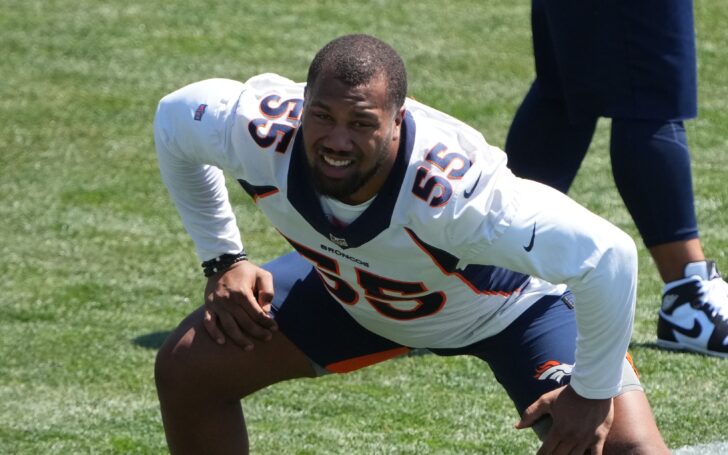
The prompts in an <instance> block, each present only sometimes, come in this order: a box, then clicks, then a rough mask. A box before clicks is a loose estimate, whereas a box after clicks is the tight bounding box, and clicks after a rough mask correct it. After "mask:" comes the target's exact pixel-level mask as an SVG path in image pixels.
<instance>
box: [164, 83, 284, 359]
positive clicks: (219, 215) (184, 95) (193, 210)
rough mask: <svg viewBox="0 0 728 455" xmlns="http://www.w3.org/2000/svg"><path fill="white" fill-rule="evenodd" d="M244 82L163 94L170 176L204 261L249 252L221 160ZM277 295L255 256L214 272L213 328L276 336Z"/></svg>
mask: <svg viewBox="0 0 728 455" xmlns="http://www.w3.org/2000/svg"><path fill="white" fill-rule="evenodd" d="M244 87H245V86H244V85H243V84H241V83H240V82H235V81H230V80H223V79H216V80H208V81H202V82H198V83H195V84H191V85H188V86H186V87H184V88H182V89H180V90H177V91H175V92H173V93H171V94H169V95H167V96H165V97H164V98H163V99H162V100H161V101H160V103H159V106H158V109H157V113H156V116H155V120H154V141H155V146H156V149H157V156H158V159H159V167H160V172H161V174H162V179H163V181H164V183H165V185H166V186H167V189H168V190H169V192H170V195H171V196H172V199H173V201H174V203H175V205H176V207H177V210H178V211H179V213H180V216H181V218H182V222H183V224H184V226H185V229H186V230H187V232H188V233H189V235H190V237H191V238H192V240H193V241H194V244H195V247H196V250H197V254H198V257H199V258H200V260H201V261H207V260H210V259H213V258H216V257H218V256H220V255H223V254H235V253H239V252H241V251H243V244H242V240H241V236H240V231H239V229H238V227H237V223H236V220H235V215H234V213H233V210H232V207H231V206H230V202H229V200H228V194H227V189H226V187H225V177H224V175H223V172H222V170H221V169H220V168H219V167H217V166H221V165H223V163H225V160H226V145H227V143H228V142H229V141H228V139H227V134H228V131H229V128H228V124H229V122H230V121H231V120H230V116H231V113H233V112H234V111H235V109H234V106H235V103H236V102H237V100H238V98H239V96H240V93H241V92H242V91H243V90H244ZM272 295H273V286H272V279H271V278H270V275H269V274H268V273H267V272H265V271H264V270H262V269H260V268H259V267H257V266H255V265H253V264H251V263H249V262H247V261H242V262H240V263H237V264H234V265H233V266H232V267H231V268H230V269H228V270H227V271H225V272H223V273H217V274H215V275H212V276H210V277H208V282H207V285H206V288H205V327H206V328H207V331H208V333H209V334H210V336H212V337H213V339H215V340H216V341H217V342H218V343H224V342H225V339H226V338H230V339H231V340H232V341H234V342H235V343H236V344H238V345H240V346H241V347H243V348H246V349H250V348H252V340H251V337H252V338H257V339H261V340H266V339H269V338H270V336H271V332H270V331H271V330H275V327H276V326H275V322H274V321H273V320H272V319H271V318H270V317H269V316H268V314H267V310H268V307H269V305H270V301H271V300H272Z"/></svg>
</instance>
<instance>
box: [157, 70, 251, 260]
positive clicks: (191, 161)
mask: <svg viewBox="0 0 728 455" xmlns="http://www.w3.org/2000/svg"><path fill="white" fill-rule="evenodd" d="M243 90H244V84H242V83H240V82H236V81H231V80H226V79H213V80H207V81H201V82H197V83H194V84H190V85H188V86H186V87H183V88H181V89H179V90H177V91H175V92H173V93H171V94H169V95H167V96H165V97H164V98H162V100H161V101H160V102H159V105H158V108H157V112H156V115H155V119H154V142H155V147H156V150H157V157H158V159H159V167H160V172H161V174H162V179H163V181H164V183H165V185H166V186H167V188H168V190H169V192H170V195H171V197H172V199H173V201H174V203H175V205H176V207H177V209H178V211H179V213H180V216H181V218H182V222H183V224H184V226H185V229H186V230H187V232H188V234H189V235H190V237H191V238H192V240H193V242H194V244H195V247H196V252H197V255H198V257H199V258H200V260H201V261H205V260H208V259H212V258H214V257H217V256H219V255H221V254H225V253H237V252H240V251H241V250H242V249H243V245H242V240H241V236H240V231H239V229H238V227H237V223H236V220H235V215H234V213H233V210H232V207H231V206H230V202H229V201H228V193H227V188H226V187H225V177H224V176H223V172H222V170H221V169H220V168H221V167H223V166H224V163H225V160H226V153H225V151H226V147H227V145H228V144H227V142H228V136H229V135H228V132H229V124H230V120H229V118H230V116H231V112H234V106H235V103H236V102H237V100H238V98H239V96H240V93H241V92H242V91H243Z"/></svg>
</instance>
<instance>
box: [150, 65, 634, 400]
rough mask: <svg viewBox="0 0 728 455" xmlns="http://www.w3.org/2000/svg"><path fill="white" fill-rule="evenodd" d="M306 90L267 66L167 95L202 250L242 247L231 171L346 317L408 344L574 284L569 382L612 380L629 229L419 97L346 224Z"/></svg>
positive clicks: (443, 344)
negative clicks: (326, 181)
mask: <svg viewBox="0 0 728 455" xmlns="http://www.w3.org/2000/svg"><path fill="white" fill-rule="evenodd" d="M303 88H304V86H303V84H298V83H294V82H293V81H290V80H288V79H285V78H283V77H280V76H277V75H273V74H263V75H260V76H256V77H254V78H252V79H250V80H248V81H247V82H245V83H240V82H236V81H231V80H226V79H213V80H207V81H202V82H198V83H194V84H191V85H189V86H187V87H184V88H182V89H180V90H178V91H176V92H174V93H172V94H170V95H168V96H166V97H165V98H163V99H162V101H161V102H160V105H159V108H158V112H157V116H156V119H155V142H156V145H157V150H158V156H159V161H160V168H161V172H162V176H163V178H164V181H165V183H166V184H167V186H168V188H169V190H170V193H171V195H172V197H173V199H174V201H175V203H176V205H177V207H178V209H179V211H180V214H181V216H182V219H183V222H184V224H185V227H186V229H187V231H188V232H189V234H190V235H191V237H192V239H193V241H194V242H195V245H196V247H197V252H198V255H199V256H200V259H201V260H207V259H210V258H212V257H216V256H218V255H220V254H223V253H230V252H237V251H240V250H241V249H242V243H241V239H240V234H239V230H238V227H237V223H236V220H235V217H234V215H233V212H232V210H231V207H230V204H229V202H228V198H227V192H226V188H225V182H224V177H223V174H222V170H224V171H225V173H227V174H228V175H230V176H232V177H234V178H235V179H236V180H237V181H238V182H239V183H240V185H241V187H242V188H243V190H244V191H245V192H247V194H248V195H250V196H251V197H252V198H253V200H254V201H255V203H256V204H257V206H258V207H259V208H260V209H261V210H262V211H263V212H264V213H265V214H266V216H267V217H268V218H269V219H270V220H271V222H272V223H273V225H274V226H275V227H276V228H277V229H278V230H279V231H280V233H281V234H282V235H283V236H284V237H285V238H286V239H287V240H288V242H289V243H290V244H291V245H292V246H293V248H295V249H296V250H297V251H298V252H299V253H300V254H301V255H302V256H303V257H305V258H306V259H307V260H309V261H310V262H311V263H312V264H313V265H314V266H315V268H316V270H317V271H318V273H319V274H320V276H321V278H322V280H323V282H324V284H325V285H326V287H327V288H328V289H329V291H330V293H331V295H332V296H333V297H334V298H335V299H336V300H337V301H338V302H340V303H341V305H342V307H343V308H345V309H346V311H348V312H349V313H350V314H351V316H352V317H354V318H355V319H356V320H357V321H358V322H359V323H360V324H361V325H362V326H364V327H366V328H367V329H369V330H371V331H372V332H375V333H377V334H379V335H381V336H383V337H386V338H389V339H391V340H393V341H395V342H397V343H400V344H403V345H405V346H411V347H429V348H454V347H462V346H466V345H469V344H471V343H474V342H476V341H479V340H481V339H483V338H485V337H488V336H491V335H494V334H496V333H498V332H500V331H501V330H503V329H504V328H505V327H506V326H507V325H508V324H510V323H511V322H513V320H514V319H516V318H517V317H518V316H519V315H520V314H522V313H523V311H525V310H526V309H527V308H529V307H530V305H532V304H533V303H534V302H535V301H537V300H538V299H539V298H541V297H542V296H544V295H549V294H551V295H558V294H561V293H563V292H564V290H565V289H566V285H568V286H569V288H570V289H571V290H572V292H573V293H574V294H575V297H576V318H577V327H578V333H579V335H578V338H577V352H576V365H575V367H574V371H573V377H572V385H573V386H574V388H575V389H576V391H577V392H578V393H580V394H581V395H583V396H586V397H590V398H603V397H608V396H613V395H615V394H616V393H617V391H618V390H619V381H620V378H621V368H622V361H623V358H624V355H625V353H626V349H627V346H628V343H629V339H630V335H631V324H632V318H633V313H634V303H635V289H636V252H635V247H634V243H633V242H632V240H631V239H630V238H629V237H628V236H627V235H626V234H624V233H623V232H622V231H620V230H619V229H617V228H616V227H614V226H613V225H611V224H610V223H608V222H607V221H605V220H604V219H602V218H600V217H598V216H596V215H594V214H592V213H591V212H589V211H587V210H586V209H584V208H583V207H581V206H579V205H578V204H576V203H575V202H573V201H572V200H571V199H569V198H568V197H566V196H564V195H563V194H561V193H559V192H558V191H555V190H553V189H551V188H549V187H546V186H544V185H540V184H538V183H535V182H531V181H527V180H523V179H519V178H517V177H515V176H514V175H513V174H512V173H511V172H510V170H509V169H508V168H507V166H506V155H505V154H504V153H503V152H502V151H501V150H499V149H497V148H496V147H493V146H490V145H489V144H487V143H486V141H485V139H484V138H483V136H482V135H481V134H480V133H478V132H477V131H476V130H474V129H473V128H471V127H469V126H467V125H466V124H464V123H462V122H460V121H458V120H456V119H454V118H453V117H451V116H449V115H446V114H444V113H442V112H439V111H437V110H435V109H433V108H430V107H427V106H425V105H423V104H421V103H418V102H416V101H414V100H412V99H407V100H406V102H405V109H406V113H405V119H404V122H403V126H402V128H403V131H402V135H401V143H400V149H399V153H398V157H397V159H396V162H395V164H394V167H393V168H392V171H391V173H390V175H389V177H388V179H387V181H386V182H385V184H384V186H383V187H382V189H381V190H380V192H379V193H378V195H377V196H376V197H375V198H374V200H372V201H371V202H370V203H369V205H368V207H366V209H365V210H364V211H363V212H362V214H361V215H359V216H358V217H357V218H356V219H355V220H353V222H351V224H349V225H348V226H346V227H341V225H338V224H335V223H332V222H331V221H330V220H329V217H328V216H327V215H326V214H325V212H324V210H323V209H322V205H321V201H320V197H319V195H318V194H317V193H316V191H315V190H314V187H313V185H312V184H311V181H310V176H309V172H308V167H307V166H308V165H307V162H306V157H305V153H304V150H303V141H302V139H301V138H300V130H299V125H300V119H301V114H302V111H303ZM242 224H243V225H244V224H245V222H244V220H243V222H242ZM274 279H275V278H274ZM552 283H554V284H552Z"/></svg>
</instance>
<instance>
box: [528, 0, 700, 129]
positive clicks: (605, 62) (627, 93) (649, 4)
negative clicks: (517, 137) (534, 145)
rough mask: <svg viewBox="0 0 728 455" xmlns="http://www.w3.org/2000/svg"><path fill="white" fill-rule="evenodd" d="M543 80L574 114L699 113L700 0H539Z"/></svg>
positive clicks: (535, 26) (536, 39) (537, 51)
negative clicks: (696, 7) (696, 8)
mask: <svg viewBox="0 0 728 455" xmlns="http://www.w3.org/2000/svg"><path fill="white" fill-rule="evenodd" d="M531 21H532V31H533V48H534V57H535V61H536V75H537V83H538V84H539V88H541V89H542V93H544V94H545V95H546V96H548V97H552V98H558V99H563V100H564V101H565V102H566V106H567V108H568V110H569V116H570V120H572V121H573V122H578V120H579V119H580V118H584V117H588V118H592V119H593V118H594V117H597V116H603V117H611V118H638V119H653V120H684V119H688V118H692V117H695V116H696V114H697V69H696V68H697V65H696V55H695V26H694V20H693V2H692V0H638V1H634V0H532V11H531Z"/></svg>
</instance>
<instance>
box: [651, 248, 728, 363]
mask: <svg viewBox="0 0 728 455" xmlns="http://www.w3.org/2000/svg"><path fill="white" fill-rule="evenodd" d="M657 345H658V346H661V347H664V348H667V349H678V350H688V351H694V352H699V353H702V354H708V355H714V356H718V357H724V358H728V283H726V282H725V281H724V280H723V278H722V277H721V275H720V272H718V268H717V267H716V265H715V262H713V261H700V262H691V263H690V264H688V265H686V266H685V278H681V279H679V280H677V281H672V282H670V283H667V284H666V285H665V287H664V288H663V290H662V308H661V309H660V317H659V319H658V321H657Z"/></svg>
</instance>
